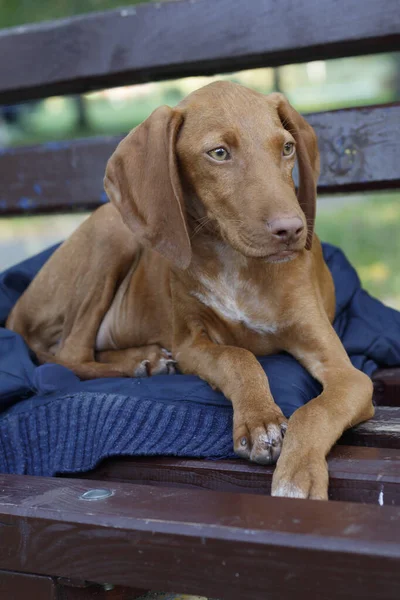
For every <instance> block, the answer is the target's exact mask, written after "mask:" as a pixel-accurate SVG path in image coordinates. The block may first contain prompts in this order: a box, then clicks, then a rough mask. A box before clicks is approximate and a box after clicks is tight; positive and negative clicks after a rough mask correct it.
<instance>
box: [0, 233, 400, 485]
mask: <svg viewBox="0 0 400 600" xmlns="http://www.w3.org/2000/svg"><path fill="white" fill-rule="evenodd" d="M55 248H56V247H53V248H50V249H48V250H46V251H45V252H42V253H41V254H39V255H37V256H35V257H33V258H30V259H28V260H26V261H24V262H22V263H20V264H19V265H16V266H15V267H12V268H11V269H8V270H7V271H5V272H4V273H3V274H2V275H0V326H1V325H4V323H5V320H6V318H7V315H8V313H9V312H10V310H11V308H12V306H13V305H14V303H15V302H16V301H17V299H18V298H19V296H20V295H21V294H22V292H23V291H24V290H25V289H26V287H27V286H28V285H29V283H30V281H31V280H32V278H33V277H34V276H35V274H36V273H37V271H38V270H39V269H40V267H41V266H42V265H43V264H44V263H45V261H46V260H47V259H48V258H49V257H50V256H51V254H52V252H53V251H54V250H55ZM323 250H324V256H325V260H326V261H327V264H328V266H329V268H330V270H331V272H332V275H333V278H334V282H335V288H336V298H337V310H336V317H335V323H334V327H335V330H336V332H337V333H338V335H339V337H340V338H341V340H342V342H343V344H344V346H345V348H346V350H347V352H348V354H349V356H350V359H351V361H352V363H353V364H354V365H355V366H356V367H357V368H358V369H361V370H362V371H364V372H365V373H367V374H368V375H371V374H372V373H373V371H374V370H375V369H376V368H377V367H378V366H395V365H399V364H400V313H398V312H397V311H395V310H393V309H391V308H388V307H386V306H384V305H383V304H382V303H381V302H379V301H378V300H375V299H374V298H371V297H370V296H369V295H368V294H367V293H366V292H365V291H364V290H362V289H361V286H360V282H359V279H358V277H357V274H356V272H355V270H354V269H353V267H352V266H351V265H350V264H349V262H348V261H347V259H346V258H345V256H344V254H343V253H342V252H341V251H340V250H339V249H337V248H335V247H333V246H331V245H328V244H324V245H323ZM259 360H260V363H261V365H262V366H263V368H264V370H265V372H266V373H267V375H268V378H269V381H270V387H271V391H272V394H273V396H274V398H275V401H276V402H277V404H278V405H279V406H280V407H281V409H282V411H283V412H284V414H285V415H286V416H288V417H289V416H290V415H291V414H292V413H293V412H294V411H295V410H296V409H297V408H299V407H300V406H302V405H303V404H305V403H306V402H308V401H309V400H310V399H311V398H313V397H315V396H316V395H318V394H319V393H320V390H321V387H320V385H319V383H318V382H316V381H315V380H314V379H313V378H312V377H311V376H310V375H309V374H308V373H307V372H306V371H305V369H303V367H302V366H301V365H300V364H299V363H298V362H297V361H296V360H294V359H293V358H292V357H291V356H289V355H287V354H279V355H276V356H267V357H260V359H259ZM0 411H2V414H1V417H0V470H1V471H2V472H5V473H31V474H38V475H55V474H57V473H72V472H80V471H85V470H88V469H91V468H93V467H95V466H96V464H98V462H99V461H101V460H102V459H104V458H107V457H109V456H119V455H155V454H163V455H174V456H191V457H203V458H226V457H233V456H234V455H233V451H232V407H231V404H230V402H228V401H227V400H226V399H225V398H224V397H223V395H222V394H221V393H219V392H216V391H214V390H212V389H211V387H210V386H209V385H208V384H207V383H205V382H204V381H202V380H201V379H199V378H198V377H195V376H191V375H174V376H171V375H170V376H162V375H161V376H156V377H151V378H139V379H128V378H118V379H96V380H92V381H84V382H83V381H80V380H79V379H78V377H76V375H74V373H72V372H71V371H70V370H68V369H67V368H65V367H62V366H59V365H53V364H47V365H42V366H38V365H37V364H36V363H35V357H34V355H33V354H32V353H31V352H30V351H29V349H28V348H27V346H26V344H25V342H24V340H23V339H22V338H21V337H20V336H19V335H18V334H16V333H14V332H11V331H8V330H6V329H4V327H0Z"/></svg>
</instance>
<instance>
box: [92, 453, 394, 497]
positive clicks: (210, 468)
mask: <svg viewBox="0 0 400 600" xmlns="http://www.w3.org/2000/svg"><path fill="white" fill-rule="evenodd" d="M328 464H329V481H330V487H329V497H330V499H332V500H343V501H347V502H367V503H370V504H381V505H382V504H385V505H387V506H390V505H393V506H400V452H399V451H398V450H393V449H387V448H359V447H351V446H336V447H335V448H334V449H333V450H332V452H331V453H330V455H329V459H328ZM273 470H274V469H273V467H265V466H260V465H255V464H251V463H248V462H246V461H243V460H219V461H205V460H198V459H197V460H196V459H180V458H165V457H151V458H143V457H141V458H134V457H130V458H128V457H124V458H117V459H109V460H106V461H104V462H103V463H102V464H101V465H100V466H98V467H97V468H96V469H94V470H93V471H91V472H89V473H85V478H88V479H101V480H104V481H124V482H130V483H135V484H141V485H143V484H144V485H154V486H176V487H183V488H198V489H207V490H214V491H219V492H241V493H250V494H263V495H268V494H270V492H271V480H272V473H273Z"/></svg>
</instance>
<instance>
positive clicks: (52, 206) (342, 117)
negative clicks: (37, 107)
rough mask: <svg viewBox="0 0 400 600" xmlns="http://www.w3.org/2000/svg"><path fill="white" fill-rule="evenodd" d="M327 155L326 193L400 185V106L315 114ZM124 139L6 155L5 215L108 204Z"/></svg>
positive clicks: (0, 199) (0, 189) (0, 155)
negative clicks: (109, 172)
mask: <svg viewBox="0 0 400 600" xmlns="http://www.w3.org/2000/svg"><path fill="white" fill-rule="evenodd" d="M307 118H308V120H309V121H310V123H311V124H312V125H313V126H314V127H315V129H316V131H317V134H318V137H319V145H320V148H321V177H320V181H319V192H320V193H321V194H323V193H326V192H344V191H348V190H360V189H363V190H371V189H378V188H389V187H396V186H400V165H399V161H398V160H397V157H398V156H399V155H400V104H398V105H395V106H388V107H374V108H368V109H350V110H343V111H342V110H340V111H333V112H326V113H319V114H314V115H309V116H308V117H307ZM120 139H121V136H118V137H99V138H90V139H81V140H75V141H65V142H57V143H54V142H53V143H49V144H43V145H41V146H34V147H27V148H10V149H7V150H3V151H1V152H0V169H1V173H2V177H1V179H0V216H1V215H12V214H13V215H17V214H24V213H28V214H42V213H50V212H62V211H73V210H83V209H86V210H92V209H94V208H96V207H97V206H99V205H100V204H102V203H103V202H106V201H107V197H106V194H105V192H104V189H103V177H104V171H105V165H106V162H107V160H108V158H109V157H110V156H111V154H112V152H113V151H114V149H115V147H116V145H117V144H118V142H119V141H120Z"/></svg>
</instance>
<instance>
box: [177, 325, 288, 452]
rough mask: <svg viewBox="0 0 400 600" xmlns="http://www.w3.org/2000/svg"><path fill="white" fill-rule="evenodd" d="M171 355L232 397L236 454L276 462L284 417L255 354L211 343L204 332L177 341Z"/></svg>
mask: <svg viewBox="0 0 400 600" xmlns="http://www.w3.org/2000/svg"><path fill="white" fill-rule="evenodd" d="M174 354H175V355H176V358H177V360H178V364H179V368H180V369H182V370H183V371H184V372H187V373H192V374H196V375H199V376H200V377H201V378H202V379H204V380H205V381H207V382H208V383H209V384H210V385H212V386H213V387H214V388H217V389H219V390H221V391H222V392H223V394H224V395H225V396H226V397H227V398H229V399H230V400H231V402H232V404H233V409H234V417H233V442H234V449H235V452H236V454H238V455H239V456H241V457H243V458H248V459H250V460H252V461H255V462H258V463H261V464H270V463H273V462H275V461H276V460H277V458H278V456H279V453H280V451H281V446H282V440H283V435H284V431H285V428H286V419H285V417H284V416H283V414H282V412H281V410H280V408H279V407H278V406H277V405H276V404H275V402H274V400H273V398H272V395H271V391H270V389H269V384H268V379H267V377H266V375H265V373H264V371H263V369H262V367H261V365H260V363H259V362H258V360H257V359H256V357H255V356H254V354H252V353H251V352H249V351H248V350H245V349H244V348H237V347H234V346H222V345H217V344H214V343H213V342H212V341H211V340H210V339H209V338H208V337H207V336H206V334H203V333H200V334H199V335H198V336H196V337H195V338H194V339H191V340H190V341H189V340H186V342H183V343H182V344H180V345H179V347H178V349H177V352H176V353H175V352H174Z"/></svg>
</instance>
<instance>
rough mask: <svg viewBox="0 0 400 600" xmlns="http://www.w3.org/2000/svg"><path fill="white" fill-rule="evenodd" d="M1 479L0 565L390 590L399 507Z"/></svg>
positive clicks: (277, 588)
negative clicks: (90, 493)
mask: <svg viewBox="0 0 400 600" xmlns="http://www.w3.org/2000/svg"><path fill="white" fill-rule="evenodd" d="M101 487H104V482H101V481H97V482H95V481H91V482H88V481H83V480H67V479H48V478H40V477H29V476H23V477H21V476H0V489H1V499H0V522H1V528H2V531H1V535H2V544H1V545H0V564H2V566H3V568H4V569H6V570H18V571H21V572H27V571H29V572H34V573H38V574H46V575H58V576H62V577H72V576H74V577H76V578H82V579H89V580H90V581H93V582H98V583H103V582H104V581H107V582H109V583H114V584H119V585H125V586H131V585H139V586H140V587H143V588H148V589H149V588H152V589H160V590H165V591H172V590H177V589H179V590H180V591H181V592H187V593H201V594H203V595H206V596H207V595H208V596H213V597H217V598H218V597H219V598H230V599H232V600H239V599H240V600H242V599H243V598H252V599H254V600H259V599H260V600H261V599H263V600H264V599H265V594H266V590H267V591H268V598H269V599H271V600H275V599H278V598H279V599H280V600H286V599H287V600H288V599H289V598H293V597H294V596H295V595H296V592H298V590H299V589H300V590H302V594H303V595H304V597H311V598H322V597H323V598H324V600H340V599H342V598H343V599H344V598H345V599H352V600H353V599H354V598H363V599H364V600H369V599H372V598H376V599H377V598H380V599H383V600H386V599H391V600H394V599H396V600H397V598H398V590H399V586H400V544H399V543H398V541H399V539H400V512H399V510H398V509H397V508H395V507H386V506H385V507H376V506H370V505H360V504H353V503H346V502H317V501H306V500H293V499H286V498H271V497H263V496H255V495H251V494H246V495H243V494H237V493H235V494H230V493H219V492H202V493H199V492H198V491H197V490H182V489H179V490H176V489H173V488H164V487H163V488H157V489H156V488H154V487H149V486H134V485H131V484H124V483H117V482H112V484H111V485H109V487H110V488H111V489H112V491H113V496H111V497H109V498H107V499H106V500H103V501H97V502H96V501H94V502H87V501H84V500H81V499H80V497H81V495H82V493H83V492H85V491H87V490H88V489H90V488H101Z"/></svg>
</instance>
